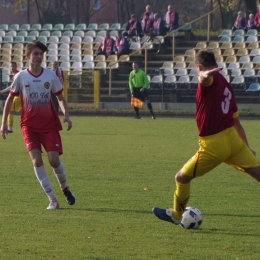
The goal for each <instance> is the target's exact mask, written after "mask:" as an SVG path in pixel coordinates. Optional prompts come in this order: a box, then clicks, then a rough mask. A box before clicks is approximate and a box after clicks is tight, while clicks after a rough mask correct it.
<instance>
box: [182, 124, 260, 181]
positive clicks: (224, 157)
mask: <svg viewBox="0 0 260 260" xmlns="http://www.w3.org/2000/svg"><path fill="white" fill-rule="evenodd" d="M199 146H200V147H199V150H198V151H197V152H196V154H195V155H194V156H193V157H192V158H191V159H190V160H189V161H188V162H187V163H186V164H185V165H184V166H183V168H182V172H183V173H184V174H185V175H188V176H190V177H199V176H202V175H204V174H205V173H207V172H209V171H210V170H212V169H213V168H215V167H216V166H218V165H219V164H221V163H222V162H224V163H226V164H229V165H231V166H233V167H235V168H236V169H237V170H240V171H243V172H245V171H244V170H243V168H254V167H257V166H259V165H260V164H259V161H258V160H257V159H256V157H255V156H254V155H253V153H252V152H251V150H250V149H249V148H248V147H247V145H246V144H245V143H244V141H243V140H242V139H241V138H240V137H239V135H238V133H237V131H236V129H235V128H234V127H230V128H228V129H225V130H224V131H222V132H220V133H217V134H215V135H210V136H206V137H200V138H199Z"/></svg>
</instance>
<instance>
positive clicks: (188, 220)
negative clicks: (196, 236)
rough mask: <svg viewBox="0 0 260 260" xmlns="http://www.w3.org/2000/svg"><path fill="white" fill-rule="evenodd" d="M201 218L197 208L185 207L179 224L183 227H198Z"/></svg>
mask: <svg viewBox="0 0 260 260" xmlns="http://www.w3.org/2000/svg"><path fill="white" fill-rule="evenodd" d="M202 219H203V217H202V214H201V212H200V211H199V210H198V209H197V208H194V207H187V208H186V209H185V211H184V212H183V214H182V219H181V223H180V226H181V227H182V228H185V229H198V228H199V227H200V225H201V224H202Z"/></svg>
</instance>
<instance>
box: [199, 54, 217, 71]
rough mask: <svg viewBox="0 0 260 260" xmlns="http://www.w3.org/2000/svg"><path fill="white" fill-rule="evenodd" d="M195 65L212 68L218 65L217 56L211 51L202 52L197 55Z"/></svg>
mask: <svg viewBox="0 0 260 260" xmlns="http://www.w3.org/2000/svg"><path fill="white" fill-rule="evenodd" d="M195 63H196V64H197V65H198V64H200V65H202V66H203V67H205V68H210V67H213V66H216V65H217V62H216V59H215V55H214V53H213V52H211V51H205V50H200V51H198V53H197V54H196V57H195Z"/></svg>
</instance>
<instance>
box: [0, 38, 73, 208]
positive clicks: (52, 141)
mask: <svg viewBox="0 0 260 260" xmlns="http://www.w3.org/2000/svg"><path fill="white" fill-rule="evenodd" d="M46 51H47V47H46V46H45V45H44V44H43V43H41V42H40V41H32V42H31V43H28V44H27V45H26V57H27V59H28V60H29V68H28V69H26V70H22V71H20V72H19V73H18V74H17V75H16V77H15V78H14V81H13V83H12V85H11V90H10V93H9V95H8V97H7V100H6V103H5V107H4V112H3V117H2V125H1V135H2V137H3V138H4V139H6V134H8V128H7V124H6V121H7V116H8V114H9V112H10V110H11V107H12V104H13V100H14V97H15V96H20V99H21V102H22V115H21V129H22V133H23V139H24V143H25V145H26V148H27V150H28V152H29V155H30V157H31V160H32V163H33V167H34V172H35V175H36V177H37V179H38V181H39V183H40V185H41V186H42V188H43V190H44V191H45V193H46V195H47V197H48V198H49V201H50V204H49V206H48V207H47V209H50V210H52V209H57V208H59V203H58V201H57V199H56V197H55V195H54V192H53V189H52V187H51V183H50V180H49V178H48V176H47V174H46V172H45V169H44V164H43V160H42V146H43V147H44V149H45V150H46V152H47V154H48V159H49V163H50V165H51V166H52V168H53V172H54V174H55V176H56V178H57V180H58V182H59V184H60V188H61V190H62V192H63V194H64V196H65V199H66V201H67V202H68V204H70V205H73V204H74V203H75V197H74V195H73V194H72V192H71V191H70V190H69V188H68V186H67V184H66V173H65V171H64V167H63V164H62V162H61V161H60V158H59V155H60V154H62V152H63V151H62V143H61V138H60V134H59V131H60V130H62V126H61V123H60V120H59V117H58V113H57V111H56V109H55V107H54V104H53V102H52V98H51V92H52V93H54V94H55V95H56V97H57V98H58V100H59V105H60V108H61V110H62V112H63V114H64V120H63V121H64V122H67V123H68V130H70V129H71V127H72V122H71V120H70V117H69V112H68V106H67V103H66V101H65V99H64V97H63V95H62V85H61V83H60V81H59V79H58V77H57V76H56V74H55V73H54V72H53V71H51V70H49V69H44V68H42V67H41V64H42V61H43V55H44V52H46Z"/></svg>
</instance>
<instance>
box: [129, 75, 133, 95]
mask: <svg viewBox="0 0 260 260" xmlns="http://www.w3.org/2000/svg"><path fill="white" fill-rule="evenodd" d="M133 78H134V74H133V73H130V75H129V81H128V83H129V89H130V92H131V93H133V89H134V85H133V82H132V80H133Z"/></svg>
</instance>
